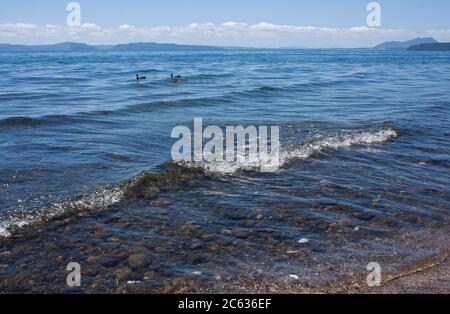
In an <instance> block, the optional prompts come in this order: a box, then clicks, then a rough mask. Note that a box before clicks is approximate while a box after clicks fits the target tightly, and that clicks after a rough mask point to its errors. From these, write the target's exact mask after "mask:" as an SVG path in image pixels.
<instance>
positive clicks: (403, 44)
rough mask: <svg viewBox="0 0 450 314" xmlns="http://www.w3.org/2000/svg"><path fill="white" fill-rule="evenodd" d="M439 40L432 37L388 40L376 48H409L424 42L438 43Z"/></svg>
mask: <svg viewBox="0 0 450 314" xmlns="http://www.w3.org/2000/svg"><path fill="white" fill-rule="evenodd" d="M437 43H438V42H437V41H436V40H435V39H434V38H431V37H426V38H416V39H413V40H408V41H388V42H385V43H382V44H380V45H378V46H376V47H375V49H383V50H392V49H399V50H408V49H409V48H410V47H412V46H417V45H423V44H437Z"/></svg>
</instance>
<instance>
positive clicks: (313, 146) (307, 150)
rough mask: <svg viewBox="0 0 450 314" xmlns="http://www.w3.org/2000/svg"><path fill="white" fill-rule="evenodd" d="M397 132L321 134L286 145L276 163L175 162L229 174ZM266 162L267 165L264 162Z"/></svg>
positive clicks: (250, 160)
mask: <svg viewBox="0 0 450 314" xmlns="http://www.w3.org/2000/svg"><path fill="white" fill-rule="evenodd" d="M397 136H398V134H397V132H396V131H395V130H394V129H392V128H383V129H379V130H372V131H347V132H342V133H339V134H334V135H325V136H324V135H322V136H316V137H315V138H312V139H309V140H308V141H306V142H302V143H300V144H297V145H292V146H288V147H286V148H284V149H282V150H281V153H280V160H279V162H278V164H276V165H273V164H272V163H271V162H273V160H264V159H261V158H259V157H255V156H253V157H254V158H245V156H238V158H237V160H236V161H234V162H227V161H214V162H208V161H202V162H194V161H193V162H179V164H180V165H181V166H183V167H188V168H202V169H203V170H204V171H205V172H206V173H208V174H219V175H230V174H234V173H236V172H238V171H257V170H259V169H262V168H266V169H267V168H270V167H272V168H275V169H279V168H281V167H282V166H284V165H285V164H286V163H288V162H290V161H292V160H296V159H307V158H309V157H311V156H312V155H314V154H317V153H320V152H323V151H326V150H329V149H339V148H348V147H352V146H357V145H371V144H379V143H383V142H386V141H388V140H390V139H392V138H394V137H397ZM268 163H270V164H268Z"/></svg>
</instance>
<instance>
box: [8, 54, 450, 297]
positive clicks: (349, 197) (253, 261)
mask: <svg viewBox="0 0 450 314" xmlns="http://www.w3.org/2000/svg"><path fill="white" fill-rule="evenodd" d="M136 73H139V74H140V75H145V76H147V80H145V81H142V82H139V83H138V82H136V80H135V75H136ZM171 73H176V74H181V75H182V76H183V81H182V82H181V83H179V84H175V83H173V82H172V81H171V80H170V78H169V76H170V74H171ZM449 86H450V54H449V53H425V52H405V51H395V52H389V51H370V50H257V49H249V50H223V51H221V50H218V51H208V52H198V51H196V52H173V53H170V52H126V53H125V52H124V53H23V54H22V53H11V54H9V53H4V54H0V134H1V141H0V236H2V237H4V238H5V239H7V238H10V239H9V240H7V241H8V242H7V243H8V246H10V247H11V249H12V250H13V249H14V247H15V246H17V245H19V244H16V243H17V242H16V240H15V239H14V237H15V236H16V235H17V234H21V233H22V232H25V234H26V233H27V232H29V235H28V237H29V238H28V243H32V242H33V241H34V240H33V239H35V238H33V235H35V236H36V234H37V233H36V230H34V229H33V228H40V229H42V228H44V229H45V228H46V227H47V226H48V228H51V227H50V226H51V225H52V223H56V224H58V223H60V222H59V221H60V219H63V218H64V219H68V217H70V219H72V220H71V222H70V223H71V224H72V227H71V228H73V230H72V231H67V232H69V234H72V236H73V237H74V238H76V239H78V241H79V242H83V243H84V244H86V245H92V246H96V245H98V246H99V247H101V246H102V243H104V242H101V241H100V242H95V241H94V240H92V239H91V238H90V237H89V236H88V235H87V234H88V233H89V232H91V231H90V230H91V229H89V228H90V227H92V226H95V225H98V224H102V225H103V228H105V229H106V231H105V234H106V235H105V236H104V238H105V239H106V238H111V237H115V236H116V237H119V238H120V239H122V241H121V243H122V244H123V245H124V246H127V247H130V246H133V243H137V242H138V240H139V239H147V240H148V241H147V242H151V243H153V244H154V245H153V246H150V247H149V246H148V245H147V246H146V247H145V248H143V249H142V250H144V251H145V252H146V253H147V254H152V256H153V257H154V259H155V260H157V261H158V263H159V264H163V265H165V269H169V270H170V274H171V275H164V274H160V275H159V277H158V278H160V280H163V279H161V278H167V276H169V277H170V276H172V275H173V276H175V274H180V273H183V272H186V271H196V270H197V271H200V272H201V273H203V274H210V275H211V276H216V275H217V273H220V272H221V271H222V272H224V274H223V276H225V277H226V274H229V273H232V270H231V269H236V267H237V265H241V266H242V265H246V267H248V269H246V268H245V267H244V266H242V267H244V268H241V269H245V273H246V274H247V275H249V274H250V275H249V276H251V274H252V273H253V271H254V272H256V273H258V274H260V272H258V271H259V270H262V271H263V272H264V273H270V274H273V275H274V276H284V275H286V274H287V275H289V274H290V273H299V270H298V264H296V263H295V261H294V260H292V258H291V255H292V254H294V253H292V252H295V251H296V250H300V251H302V250H303V249H304V248H300V249H298V248H296V246H298V240H299V239H301V238H307V239H309V240H310V241H311V243H312V244H311V246H312V247H311V248H310V249H311V251H308V252H307V254H306V253H305V254H303V255H302V256H303V257H302V258H303V259H302V262H301V263H303V264H302V265H310V264H311V263H312V261H313V260H314V258H316V259H317V258H318V259H322V260H324V261H325V262H324V263H327V262H326V261H333V263H336V261H340V262H342V261H344V262H345V261H348V260H350V259H352V258H356V256H365V258H366V257H367V259H368V260H370V258H369V257H373V256H379V258H380V259H382V258H385V259H386V263H387V265H389V266H387V267H396V266H401V265H403V264H405V263H407V262H412V261H413V260H415V259H418V258H421V257H423V256H427V255H431V254H433V253H436V251H438V249H440V248H442V246H443V247H446V246H447V247H448V244H442V243H448V240H449V233H448V231H449V229H448V222H449V217H450V215H449V214H450V212H449V211H450V168H449V167H450V145H449V144H450V142H449V138H450V129H449V125H450V109H449V106H450V89H449ZM194 118H203V120H204V124H205V126H207V125H218V126H221V127H224V126H228V125H231V126H237V125H243V126H247V125H256V126H260V125H276V126H279V127H280V129H281V144H282V147H283V149H282V151H283V154H284V156H286V158H285V160H284V162H283V165H282V167H281V168H280V169H279V171H277V172H275V173H269V174H262V173H259V172H255V171H244V170H246V169H245V167H243V168H242V169H239V168H238V169H234V170H237V171H234V172H230V171H227V170H229V169H224V168H223V167H222V168H214V167H213V166H210V165H207V164H202V165H200V167H203V170H204V171H205V172H204V173H201V175H198V176H197V174H196V171H197V170H196V169H182V170H180V169H176V170H175V172H176V174H171V175H170V176H169V178H162V179H161V177H156V176H157V175H158V174H167V173H169V172H170V171H171V170H170V168H173V165H172V166H171V165H170V164H169V163H168V162H169V161H170V159H171V155H170V154H171V148H172V145H173V144H174V142H175V140H174V139H171V132H172V129H173V128H174V127H175V126H178V125H186V126H189V127H190V126H192V124H193V119H194ZM186 176H187V177H188V178H186ZM149 179H151V180H150V181H151V183H149ZM149 199H154V200H152V201H151V200H149ZM80 214H81V217H78V218H76V216H77V215H80ZM74 216H75V217H74ZM111 219H113V220H114V219H116V220H115V221H114V222H110V220H111ZM55 221H56V222H55ZM121 222H122V223H121ZM124 222H125V223H124ZM187 223H190V224H189V226H195V228H194V227H193V230H196V232H191V233H188V234H184V233H182V232H181V231H182V230H184V229H183V228H187V227H186V226H185V224H187ZM55 228H56V227H55ZM55 234H57V231H55V230H53V229H52V230H48V231H44V234H41V233H39V236H36V237H37V238H36V239H40V240H42V237H48V238H50V237H51V236H54V235H55ZM205 234H206V235H207V236H205ZM105 239H103V240H104V241H106V240H105ZM195 239H196V240H195ZM205 239H206V240H205ZM91 240H92V241H94V242H90V241H91ZM194 240H195V241H197V240H198V241H199V242H201V243H200V244H199V247H200V246H201V245H203V246H205V247H206V246H208V245H209V246H208V247H209V248H210V247H211V245H212V244H211V242H214V241H216V242H217V241H218V243H219V244H218V246H219V247H222V248H223V247H228V249H223V250H222V251H220V250H219V251H220V252H215V251H211V252H212V253H211V252H210V251H208V250H206V249H205V250H203V251H202V252H203V253H204V254H203V255H204V256H206V257H205V259H206V262H205V264H203V263H197V262H198V260H197V261H195V260H194V261H192V260H189V258H188V259H186V255H189V253H187V252H188V251H189V248H190V247H191V246H190V245H192V242H195V241H194ZM419 240H420V241H425V243H427V245H423V246H420V245H418V244H417V242H416V241H419ZM5 241H6V240H5ZM35 241H37V240H35ZM96 241H97V240H96ZM208 241H209V242H208ZM221 241H222V242H221ZM227 241H229V242H227ZM435 242H437V243H435ZM421 243H422V242H421ZM24 245H25V244H24ZM158 245H159V246H158ZM233 245H234V247H235V249H234V250H232V249H231V247H232V246H233ZM155 246H157V247H166V246H167V247H166V248H167V250H166V251H165V252H166V253H161V252H159V251H158V250H156V249H155ZM142 247H144V246H142ZM169 247H171V248H174V247H177V248H178V251H176V252H174V251H171V250H170V249H169ZM276 248H280V249H279V250H283V251H284V253H286V252H291V253H292V254H288V255H289V256H288V257H286V259H285V260H283V259H282V260H278V258H279V256H278V257H276V258H275V257H274V255H276V254H277V253H279V252H278V251H277V250H278V249H276ZM61 250H62V249H61ZM155 250H156V251H157V253H155ZM183 250H184V251H183ZM228 250H229V251H228ZM231 250H232V251H231ZM57 252H59V254H60V253H61V251H57ZM158 252H159V253H158ZM183 252H184V253H183ZM238 252H240V254H241V255H238ZM242 252H245V253H242ZM302 252H303V251H302ZM392 252H397V253H398V258H393V256H395V254H394V255H392V254H393V253H392ZM219 253H220V254H219ZM55 254H58V253H55ZM80 254H81V253H80ZM81 255H83V254H81ZM48 256H52V254H50V253H49V254H48ZM55 256H56V255H55ZM83 256H84V255H83ZM83 256H82V257H80V258H83ZM220 256H222V258H221V257H220ZM223 256H226V257H225V258H223ZM41 258H44V257H41ZM362 259H363V258H362ZM364 260H365V259H364ZM17 263H19V261H17ZM42 265H46V266H42V267H43V271H44V268H45V269H46V270H47V271H49V269H51V266H50V264H49V263H44V262H42ZM301 269H302V271H303V272H304V275H305V276H306V277H308V278H310V279H311V278H312V277H314V273H315V272H317V269H315V268H314V269H315V270H314V271H313V270H311V271H309V270H310V269H313V268H311V267H306V266H305V267H301ZM9 273H10V274H11V273H14V272H13V271H12V270H10V271H9ZM165 276H166V277H165ZM255 276H256V275H255ZM93 277H95V276H93ZM329 277H332V276H331V275H330V276H329ZM231 281H232V280H231V279H230V282H231ZM155 285H156V286H158V284H155ZM211 285H212V284H211ZM105 289H106V288H105ZM102 291H103V290H102ZM216 291H220V289H219V290H216Z"/></svg>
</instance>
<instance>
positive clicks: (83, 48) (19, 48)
mask: <svg viewBox="0 0 450 314" xmlns="http://www.w3.org/2000/svg"><path fill="white" fill-rule="evenodd" d="M219 49H223V48H220V47H213V46H195V45H176V44H158V43H130V44H123V45H99V46H93V45H87V44H82V43H72V42H66V43H58V44H53V45H32V46H28V45H11V44H0V52H95V51H180V50H183V51H185V50H219Z"/></svg>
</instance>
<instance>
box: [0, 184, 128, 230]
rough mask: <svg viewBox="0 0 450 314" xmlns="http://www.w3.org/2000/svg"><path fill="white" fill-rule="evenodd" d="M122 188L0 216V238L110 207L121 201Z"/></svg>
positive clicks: (102, 189)
mask: <svg viewBox="0 0 450 314" xmlns="http://www.w3.org/2000/svg"><path fill="white" fill-rule="evenodd" d="M124 196H125V193H124V189H123V187H120V186H117V187H113V188H100V189H97V190H95V191H94V192H92V193H89V194H84V195H81V196H78V197H76V198H74V199H72V200H66V201H60V202H55V203H53V204H51V205H49V206H46V207H42V208H38V209H33V210H30V211H25V212H22V211H13V212H10V213H7V214H5V215H3V217H2V216H0V237H4V238H8V237H10V236H11V235H12V234H13V233H14V232H15V231H17V230H20V229H22V228H23V227H26V226H30V225H34V224H37V223H44V222H47V221H50V220H52V219H56V218H58V217H61V216H63V215H65V214H68V213H74V214H76V213H81V212H86V211H90V210H99V209H104V208H107V207H110V206H112V205H114V204H117V203H119V202H121V201H122V200H123V198H124Z"/></svg>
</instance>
